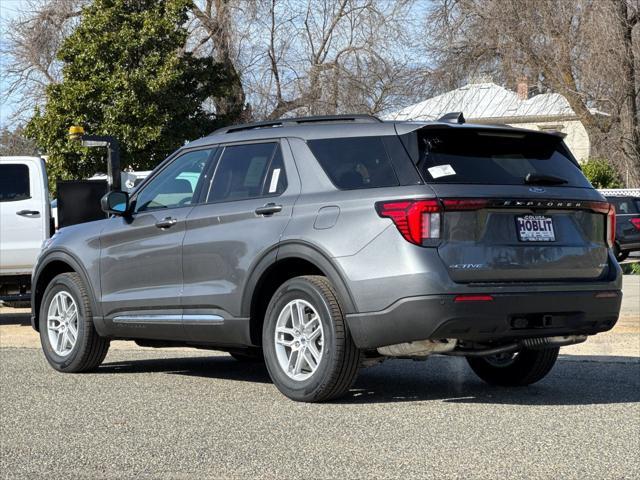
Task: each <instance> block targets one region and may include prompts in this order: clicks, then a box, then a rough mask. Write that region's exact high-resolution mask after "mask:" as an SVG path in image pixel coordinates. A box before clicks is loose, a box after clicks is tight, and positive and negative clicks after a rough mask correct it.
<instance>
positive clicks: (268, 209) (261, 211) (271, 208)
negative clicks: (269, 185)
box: [256, 203, 282, 215]
mask: <svg viewBox="0 0 640 480" xmlns="http://www.w3.org/2000/svg"><path fill="white" fill-rule="evenodd" d="M281 211H282V205H276V204H275V203H267V204H266V205H264V206H262V207H258V208H256V214H257V215H273V214H274V213H278V212H281Z"/></svg>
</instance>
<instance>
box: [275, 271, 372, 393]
mask: <svg viewBox="0 0 640 480" xmlns="http://www.w3.org/2000/svg"><path fill="white" fill-rule="evenodd" d="M262 345H263V351H264V358H265V363H266V365H267V369H268V371H269V375H270V376H271V379H272V380H273V383H274V384H275V385H276V387H277V388H278V390H280V391H281V392H282V393H283V394H284V395H286V396H287V397H289V398H290V399H292V400H296V401H300V402H322V401H327V400H332V399H334V398H337V397H340V396H342V395H344V394H345V393H346V392H347V391H348V390H349V388H350V387H351V385H352V384H353V382H354V381H355V378H356V376H357V374H358V368H359V366H360V350H359V349H358V348H357V347H356V346H355V344H354V343H353V340H352V338H351V335H350V334H349V331H348V329H347V327H346V324H345V320H344V314H343V309H342V307H341V305H340V302H339V301H338V298H337V295H336V293H335V290H334V288H333V286H332V285H331V283H330V282H329V281H328V280H327V279H326V278H325V277H322V276H317V275H307V276H302V277H296V278H293V279H291V280H288V281H287V282H285V283H284V284H282V285H281V286H280V287H279V288H278V290H277V291H276V292H275V294H274V295H273V298H272V299H271V302H269V306H268V308H267V313H266V317H265V322H264V326H263V331H262Z"/></svg>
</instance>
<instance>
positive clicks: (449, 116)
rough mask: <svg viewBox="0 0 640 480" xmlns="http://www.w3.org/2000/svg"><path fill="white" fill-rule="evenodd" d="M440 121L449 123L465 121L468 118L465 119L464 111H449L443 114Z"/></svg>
mask: <svg viewBox="0 0 640 480" xmlns="http://www.w3.org/2000/svg"><path fill="white" fill-rule="evenodd" d="M438 121H439V122H447V123H465V121H466V120H465V119H464V115H462V112H449V113H445V114H444V115H443V116H441V117H440V118H439V119H438Z"/></svg>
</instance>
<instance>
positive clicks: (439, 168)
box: [427, 165, 456, 178]
mask: <svg viewBox="0 0 640 480" xmlns="http://www.w3.org/2000/svg"><path fill="white" fill-rule="evenodd" d="M427 170H429V173H430V174H431V176H432V177H433V178H440V177H448V176H449V175H455V174H456V171H455V170H454V169H453V167H452V166H451V165H436V166H435V167H430V168H428V169H427Z"/></svg>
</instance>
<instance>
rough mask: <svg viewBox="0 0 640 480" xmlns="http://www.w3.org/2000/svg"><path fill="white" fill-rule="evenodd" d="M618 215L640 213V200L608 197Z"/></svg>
mask: <svg viewBox="0 0 640 480" xmlns="http://www.w3.org/2000/svg"><path fill="white" fill-rule="evenodd" d="M607 200H609V202H611V203H612V204H613V206H614V207H615V209H616V213H617V214H619V215H620V214H622V215H624V214H631V213H640V199H637V198H632V197H608V198H607Z"/></svg>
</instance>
